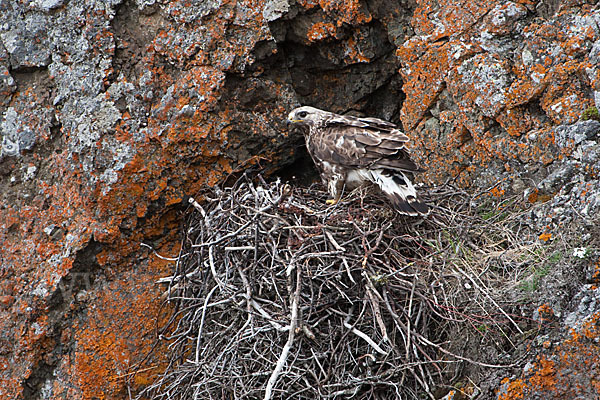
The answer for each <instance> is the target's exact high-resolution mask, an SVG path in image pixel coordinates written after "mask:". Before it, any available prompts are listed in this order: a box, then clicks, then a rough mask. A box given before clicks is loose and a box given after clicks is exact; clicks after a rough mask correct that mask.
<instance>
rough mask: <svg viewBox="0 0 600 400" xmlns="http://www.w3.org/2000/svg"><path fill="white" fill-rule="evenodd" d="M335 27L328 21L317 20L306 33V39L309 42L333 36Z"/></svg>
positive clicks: (335, 30)
mask: <svg viewBox="0 0 600 400" xmlns="http://www.w3.org/2000/svg"><path fill="white" fill-rule="evenodd" d="M336 32H337V28H336V26H335V25H333V24H332V23H330V22H317V23H316V24H314V25H313V26H312V27H311V28H310V29H309V30H308V33H307V35H306V36H307V37H308V40H309V41H310V42H316V41H318V40H323V39H325V38H328V37H334V36H335V35H336Z"/></svg>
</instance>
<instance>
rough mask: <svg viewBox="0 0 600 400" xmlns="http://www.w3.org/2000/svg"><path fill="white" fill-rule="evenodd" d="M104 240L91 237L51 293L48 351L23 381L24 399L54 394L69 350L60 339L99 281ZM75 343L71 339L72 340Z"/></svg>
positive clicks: (48, 301) (47, 339)
mask: <svg viewBox="0 0 600 400" xmlns="http://www.w3.org/2000/svg"><path fill="white" fill-rule="evenodd" d="M102 247H103V246H102V244H101V243H98V242H96V241H95V240H93V239H92V240H90V241H89V242H88V244H87V245H86V246H85V247H84V248H82V249H81V250H79V251H78V252H77V254H76V255H75V259H74V261H73V267H72V268H71V270H70V271H69V273H68V274H67V275H65V276H64V277H63V278H62V279H61V280H60V282H59V283H58V285H57V289H56V290H55V291H54V293H52V295H50V296H49V298H48V300H47V305H48V313H47V315H48V326H49V328H48V334H47V335H46V337H45V339H44V340H45V342H44V347H45V349H47V350H46V352H45V353H44V354H43V355H42V359H41V360H39V361H38V362H37V364H36V365H35V366H33V367H32V372H31V375H30V376H29V378H27V379H26V380H25V381H24V383H23V398H24V399H25V400H38V399H47V398H51V396H52V381H53V380H54V379H55V376H54V370H55V368H56V367H57V365H58V363H59V361H60V359H61V358H62V357H63V356H64V355H65V354H67V353H68V352H69V351H70V350H69V348H68V346H69V344H66V345H67V347H65V345H64V344H63V343H62V342H61V336H62V333H63V331H64V329H65V328H68V327H70V326H71V325H72V323H73V318H74V314H75V313H77V312H78V311H79V310H81V309H83V308H85V305H84V304H83V303H84V302H85V298H84V296H80V293H84V292H86V291H89V290H90V289H92V287H93V285H94V282H95V281H96V278H97V275H98V271H99V268H100V265H99V264H98V261H97V260H96V255H97V254H98V253H99V252H100V251H101V250H102ZM71 345H72V343H71Z"/></svg>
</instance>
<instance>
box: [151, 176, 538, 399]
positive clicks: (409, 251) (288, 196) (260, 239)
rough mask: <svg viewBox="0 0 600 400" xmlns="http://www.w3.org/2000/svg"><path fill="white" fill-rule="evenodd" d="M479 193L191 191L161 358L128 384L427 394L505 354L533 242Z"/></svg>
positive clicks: (225, 395) (185, 394) (209, 391)
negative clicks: (481, 355) (164, 360)
mask: <svg viewBox="0 0 600 400" xmlns="http://www.w3.org/2000/svg"><path fill="white" fill-rule="evenodd" d="M483 194H484V193H481V194H479V195H483ZM479 195H475V196H470V195H467V194H466V193H464V192H462V191H461V190H458V189H456V188H454V187H452V186H449V185H444V186H441V187H438V188H435V189H431V190H429V194H428V195H427V197H428V201H429V202H430V204H432V205H434V206H435V207H434V209H433V212H432V213H431V214H430V215H429V216H428V217H426V218H409V217H402V216H399V215H397V214H396V213H394V212H393V211H391V210H389V209H388V208H387V206H386V205H385V201H384V200H382V199H380V198H379V197H378V196H377V195H373V194H372V193H369V191H368V190H367V189H361V190H357V191H355V192H353V193H351V194H349V195H348V197H347V198H345V199H344V201H342V202H341V203H339V204H338V205H336V206H334V207H331V206H327V205H326V204H325V200H326V198H327V195H326V193H324V192H323V191H322V190H321V189H320V187H316V186H313V187H310V188H291V187H290V186H288V185H285V184H282V183H280V182H273V183H267V182H265V181H263V180H262V179H260V178H259V183H258V184H257V183H255V182H252V181H251V180H250V179H249V178H246V177H243V178H241V179H240V180H239V181H238V182H237V183H235V185H233V187H231V188H228V189H224V190H219V189H215V190H214V191H213V192H211V193H208V194H207V198H206V201H205V202H203V204H202V205H200V204H198V203H197V202H195V201H193V200H192V203H193V205H194V208H193V209H192V211H191V212H190V213H189V214H188V220H187V227H186V230H185V232H184V235H183V236H184V239H183V242H182V249H181V253H180V255H179V257H178V259H177V262H176V264H175V267H174V271H173V275H172V276H170V277H167V278H164V279H163V280H161V283H163V284H166V285H168V288H167V289H166V292H165V301H167V302H168V303H169V304H170V305H171V306H172V308H173V313H172V316H171V318H170V319H169V322H168V324H167V325H166V326H164V327H161V334H160V340H162V341H165V342H166V343H167V344H168V346H167V348H168V359H169V365H168V366H167V368H166V369H165V371H164V372H163V373H162V375H161V376H160V377H159V378H158V379H157V380H156V381H155V382H154V384H153V385H152V386H150V387H149V388H147V389H146V390H145V391H144V393H142V396H146V397H151V398H153V399H169V400H171V399H255V398H264V399H271V398H294V399H315V398H356V399H374V398H377V399H383V398H393V399H397V398H404V399H408V398H415V399H416V398H424V397H425V398H432V399H433V398H437V397H439V396H440V393H441V394H443V393H444V390H446V391H447V388H448V387H449V386H447V385H449V384H452V383H453V382H455V381H456V380H457V379H458V378H459V377H461V374H462V372H463V367H465V366H471V367H475V368H477V369H480V370H483V371H484V370H486V369H487V368H498V367H506V365H500V364H499V361H498V360H500V359H502V358H501V357H502V356H503V355H505V354H506V352H507V351H510V350H511V349H513V348H514V346H516V345H517V344H516V341H518V340H519V339H518V338H519V335H520V333H522V332H523V330H525V329H526V328H527V326H528V325H529V324H530V323H531V321H527V320H523V319H522V318H519V317H518V316H517V315H516V314H517V313H518V304H516V303H515V301H514V296H512V297H511V296H508V295H507V293H508V292H509V291H511V290H514V287H515V285H516V284H517V283H518V282H520V281H521V280H522V278H523V276H522V274H523V272H522V271H523V270H526V269H527V268H526V266H527V264H528V263H531V262H532V261H533V260H535V259H536V257H541V256H542V253H543V252H544V249H543V248H542V247H541V245H539V244H537V242H536V241H535V240H528V239H527V238H528V237H529V235H527V234H525V233H524V232H526V227H524V226H522V225H521V223H520V222H519V221H520V220H521V219H520V218H519V216H518V212H515V211H516V208H515V206H514V204H512V203H511V200H509V201H508V202H507V203H505V204H500V205H499V206H497V207H496V208H494V209H493V210H495V211H493V212H491V213H490V212H488V213H482V212H478V211H477V210H476V209H474V208H473V207H472V204H474V201H473V200H474V198H476V197H478V196H479ZM508 209H510V210H511V212H510V213H504V210H508ZM515 335H517V336H515ZM472 346H476V347H477V346H479V347H481V348H487V351H486V353H487V354H490V358H489V359H473V356H474V355H475V354H478V351H477V349H475V350H474V349H473V347H472ZM479 347H478V348H479ZM469 390H470V391H471V392H472V391H473V390H477V388H476V387H474V386H473V385H471V387H470V389H469Z"/></svg>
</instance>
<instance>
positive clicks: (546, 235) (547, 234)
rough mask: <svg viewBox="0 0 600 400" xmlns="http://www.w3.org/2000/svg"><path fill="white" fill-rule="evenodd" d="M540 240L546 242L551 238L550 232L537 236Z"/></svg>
mask: <svg viewBox="0 0 600 400" xmlns="http://www.w3.org/2000/svg"><path fill="white" fill-rule="evenodd" d="M538 238H539V239H540V240H541V241H542V242H547V241H548V240H550V239H551V238H552V234H551V233H547V232H545V233H542V234H541V235H540V236H539V237H538Z"/></svg>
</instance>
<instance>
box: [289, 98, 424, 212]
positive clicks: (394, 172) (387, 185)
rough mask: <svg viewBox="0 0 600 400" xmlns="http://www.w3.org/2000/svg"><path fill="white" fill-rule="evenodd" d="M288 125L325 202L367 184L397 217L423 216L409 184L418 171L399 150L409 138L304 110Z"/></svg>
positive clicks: (392, 129)
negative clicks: (301, 142) (301, 143)
mask: <svg viewBox="0 0 600 400" xmlns="http://www.w3.org/2000/svg"><path fill="white" fill-rule="evenodd" d="M288 122H289V123H291V124H292V129H298V130H300V131H301V132H302V133H303V134H304V137H305V138H306V147H307V149H308V152H309V153H310V155H311V157H312V159H313V161H314V162H315V164H316V166H317V168H318V169H319V171H320V173H321V179H322V180H323V183H324V184H325V185H326V186H327V188H328V190H329V193H330V194H331V195H332V196H333V199H332V200H328V203H330V204H335V203H337V202H338V201H339V199H340V197H341V195H342V191H343V189H344V187H346V188H347V189H353V188H355V187H357V186H359V185H361V184H364V183H365V182H372V183H374V184H376V185H377V186H379V188H380V189H381V191H382V192H383V193H384V194H385V195H386V196H387V197H388V198H389V199H390V202H391V203H392V205H393V206H394V208H395V209H396V210H397V211H398V212H399V213H401V214H407V215H425V214H427V213H428V212H429V207H428V206H427V205H426V204H425V203H423V202H422V201H420V200H419V198H418V196H417V192H416V189H415V187H414V186H413V184H412V182H411V178H412V175H413V173H414V172H416V171H418V170H419V169H418V167H417V165H416V164H415V163H414V162H413V161H412V160H411V159H410V157H409V153H408V150H407V149H406V147H405V144H406V142H408V140H409V139H408V137H407V136H406V135H405V134H404V133H402V132H401V131H400V130H399V129H398V128H397V127H396V125H394V124H392V123H391V122H387V121H384V120H381V119H377V118H357V117H352V116H344V115H339V114H334V113H331V112H328V111H323V110H319V109H317V108H314V107H308V106H304V107H299V108H296V109H295V110H293V111H292V112H291V113H290V114H289V116H288Z"/></svg>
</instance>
